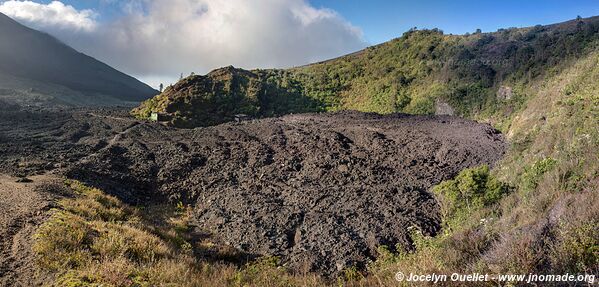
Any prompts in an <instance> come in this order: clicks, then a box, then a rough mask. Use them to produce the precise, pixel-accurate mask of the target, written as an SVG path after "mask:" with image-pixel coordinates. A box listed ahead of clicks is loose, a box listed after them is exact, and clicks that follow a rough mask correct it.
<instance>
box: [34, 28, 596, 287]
mask: <svg viewBox="0 0 599 287" xmlns="http://www.w3.org/2000/svg"><path fill="white" fill-rule="evenodd" d="M598 21H599V20H598V19H578V20H576V21H571V22H567V23H563V24H558V25H554V26H548V27H542V26H537V27H532V28H526V29H505V30H500V31H498V32H497V33H491V34H483V33H476V34H473V35H467V36H453V35H444V34H443V33H442V32H441V31H438V30H430V31H410V32H408V33H406V34H405V35H404V36H402V37H401V38H399V39H395V40H393V41H391V42H388V43H385V44H382V45H379V46H376V47H372V48H368V49H366V50H364V51H361V52H359V53H357V54H354V55H349V56H346V57H343V58H339V59H335V60H331V61H328V62H324V63H319V64H315V65H310V66H306V67H299V68H295V69H290V70H258V71H251V72H247V71H243V70H236V69H231V68H228V69H225V70H221V71H217V72H214V74H209V75H208V76H206V77H200V76H193V77H190V78H187V79H184V80H183V81H182V82H180V83H178V84H177V85H175V86H173V87H170V88H167V89H166V91H165V92H164V93H163V94H162V95H161V96H159V97H157V98H154V99H152V100H150V101H148V102H146V103H144V105H142V106H141V107H140V108H138V109H137V110H136V111H135V113H136V114H137V115H138V116H141V117H144V116H148V115H149V113H150V112H151V111H161V112H167V113H170V114H172V115H174V119H173V124H175V125H179V126H185V127H193V126H199V125H209V124H215V123H219V122H223V121H226V120H229V119H231V118H232V116H233V115H234V114H235V113H242V112H243V113H247V114H249V115H253V116H257V117H260V116H270V115H277V114H284V113H289V112H299V111H334V110H340V109H356V110H362V111H374V112H379V113H390V112H397V111H403V112H410V113H433V112H434V111H435V105H436V103H437V101H444V102H446V103H449V104H450V105H451V106H452V107H453V108H454V110H455V111H456V112H457V113H458V114H460V115H463V116H466V117H469V118H472V119H476V120H482V121H486V122H490V123H492V124H493V125H494V126H496V127H497V128H499V129H501V130H502V131H503V132H504V133H505V135H506V137H507V138H508V140H509V142H510V143H511V144H512V147H511V148H510V150H509V152H508V154H507V155H506V157H505V159H504V160H503V161H502V162H500V163H498V164H497V166H495V167H494V168H493V169H490V168H489V167H486V166H482V167H476V168H472V169H467V170H465V171H463V172H461V173H460V174H459V175H458V176H457V177H456V178H455V179H453V180H449V181H446V182H443V183H441V184H439V185H438V186H436V187H434V188H433V192H434V193H435V196H436V197H437V198H438V199H439V202H440V204H441V207H442V215H443V226H444V229H443V232H442V234H439V235H437V236H436V237H433V238H428V237H425V236H423V235H422V234H421V233H420V232H419V231H417V230H413V234H412V240H413V243H414V244H413V245H414V248H413V249H414V250H410V251H407V250H403V249H399V250H398V251H397V252H394V251H391V250H395V249H397V248H387V247H384V246H381V247H380V248H379V256H378V259H377V260H376V261H374V262H372V264H370V265H369V267H368V270H367V272H366V274H364V273H361V272H358V271H357V270H355V269H348V270H346V272H344V276H342V277H341V278H339V281H338V282H335V283H337V285H345V286H396V285H397V284H398V282H396V281H395V280H394V274H395V273H396V272H398V271H402V272H404V273H405V274H408V273H410V272H417V273H419V274H427V273H437V274H451V273H454V272H458V273H472V272H481V273H489V274H498V273H502V274H505V273H511V274H528V273H538V274H565V273H569V274H599V249H598V246H599V229H597V226H599V209H597V206H599V193H597V190H598V186H599V152H598V151H599V129H598V128H597V127H599V92H598V91H599V50H597V49H596V46H597V45H596V44H597V43H599V39H598V37H599V23H597V22H598ZM202 85H204V86H202ZM501 87H509V89H503V91H504V93H499V90H500V89H501ZM194 89H195V90H194ZM70 184H71V185H72V187H73V189H74V190H75V191H76V193H77V196H75V197H74V198H70V199H66V200H64V201H63V202H61V205H62V208H61V209H60V210H58V211H56V212H55V215H54V216H53V217H52V219H51V220H50V221H49V222H48V223H47V224H45V225H44V226H43V227H42V228H41V229H40V231H39V233H38V235H37V244H36V245H35V251H36V253H37V254H38V257H39V263H40V265H41V266H43V267H44V268H45V269H46V270H50V271H51V272H53V273H55V274H56V275H57V281H56V283H55V285H57V286H69V285H68V284H70V286H93V285H94V284H96V285H97V284H100V283H103V284H105V285H104V286H169V284H171V285H176V286H320V285H323V284H324V283H325V282H324V281H322V279H319V278H317V277H316V276H312V275H306V274H294V275H290V274H289V273H288V272H286V271H285V269H284V268H283V267H281V266H279V263H278V261H277V259H276V258H263V259H259V260H257V261H255V262H250V263H247V264H245V265H243V266H241V267H237V266H234V265H231V264H227V263H224V261H223V260H224V259H222V258H234V257H235V254H232V252H231V251H230V250H229V251H227V250H226V249H223V248H222V247H220V248H221V251H219V252H217V253H219V254H220V255H219V256H220V257H219V258H221V259H219V260H213V261H210V260H208V259H207V257H205V256H204V255H203V254H206V251H205V249H214V248H216V249H217V250H218V249H219V247H218V244H215V243H213V242H193V241H192V240H191V238H192V237H191V236H190V233H189V232H190V230H189V228H188V227H186V223H185V222H186V219H185V218H186V216H185V212H184V210H185V208H184V207H183V206H178V208H172V207H171V209H174V210H175V211H173V213H171V212H168V211H162V212H159V213H157V212H153V214H163V213H164V214H167V215H166V217H167V218H168V217H172V218H174V221H170V220H164V221H163V222H158V223H156V222H153V221H152V220H149V219H148V216H146V215H145V214H146V212H149V209H147V208H146V209H143V210H142V209H137V208H132V207H129V206H126V205H123V204H122V203H120V202H119V201H118V200H116V199H115V198H112V197H109V196H106V195H104V194H102V193H101V192H100V191H98V190H95V189H89V188H86V187H83V186H81V185H79V184H77V183H70ZM161 208H166V207H161ZM166 210H168V209H166ZM177 210H178V211H177ZM165 222H167V223H165ZM168 222H170V223H168ZM176 222H178V223H176ZM177 226H178V227H177ZM58 235H60V236H58ZM198 254H199V255H198ZM327 283H329V284H330V282H327ZM502 284H503V283H502ZM480 285H483V286H494V285H496V284H495V283H493V282H491V283H489V282H488V283H486V284H485V283H481V284H480Z"/></svg>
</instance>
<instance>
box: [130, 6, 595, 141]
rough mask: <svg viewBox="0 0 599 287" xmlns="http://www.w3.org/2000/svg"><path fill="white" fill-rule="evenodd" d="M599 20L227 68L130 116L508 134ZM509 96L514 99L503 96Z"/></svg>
mask: <svg viewBox="0 0 599 287" xmlns="http://www.w3.org/2000/svg"><path fill="white" fill-rule="evenodd" d="M598 39H599V19H595V18H590V19H579V20H576V21H570V22H566V23H562V24H557V25H553V26H536V27H532V28H523V29H515V28H511V29H502V30H500V31H498V32H495V33H475V34H472V35H464V36H457V35H445V34H444V33H443V32H442V31H440V30H438V29H432V30H411V31H409V32H406V33H405V34H404V35H403V36H402V37H400V38H397V39H394V40H392V41H389V42H387V43H384V44H381V45H377V46H374V47H370V48H367V49H365V50H363V51H360V52H358V53H355V54H351V55H348V56H345V57H341V58H338V59H334V60H330V61H326V62H322V63H317V64H313V65H308V66H304V67H298V68H293V69H288V70H254V71H245V70H241V69H235V68H232V67H227V68H223V69H219V70H215V71H213V72H211V73H209V74H208V75H206V76H190V77H188V78H186V79H183V80H182V81H181V82H179V83H177V84H176V85H174V86H172V87H169V88H167V89H166V90H165V91H164V92H163V93H162V94H161V95H159V96H157V97H156V98H154V99H151V100H148V101H147V102H145V103H143V104H142V105H141V106H140V107H139V108H137V109H135V110H134V111H133V114H134V115H136V116H138V117H141V118H147V117H148V116H149V115H150V113H151V112H152V111H153V112H163V113H168V114H171V115H172V117H173V120H172V122H171V123H172V124H174V125H175V126H179V127H195V126H209V125H214V124H218V123H223V122H226V121H230V120H232V119H233V117H234V115H235V114H247V115H250V116H253V117H268V116H276V115H282V114H288V113H299V112H322V111H337V110H358V111H365V112H376V113H382V114H386V113H395V112H406V113H412V114H432V113H435V111H436V105H437V102H443V103H448V104H449V105H450V106H451V107H452V108H453V110H454V111H455V113H456V114H458V115H461V116H465V117H469V118H474V119H488V120H490V121H492V122H493V123H495V124H496V125H497V126H498V127H500V128H502V129H503V130H505V129H506V128H508V126H509V122H510V121H511V119H512V117H513V116H514V115H515V114H516V113H517V112H518V111H520V110H521V109H522V108H523V107H524V106H525V103H526V101H527V100H528V99H529V98H530V93H527V92H525V90H526V89H525V88H524V87H528V86H529V85H530V84H531V83H533V82H535V81H536V80H538V79H541V78H544V77H548V76H552V75H555V74H557V73H559V71H560V70H562V69H563V68H565V67H567V65H568V64H569V63H570V62H571V61H572V60H576V59H577V58H580V57H583V56H584V55H587V54H588V53H590V52H592V51H593V49H594V48H593V47H594V45H595V43H596V42H597V41H598ZM502 87H506V88H509V89H508V90H509V91H510V92H508V93H506V94H501V93H500V90H501V88H502Z"/></svg>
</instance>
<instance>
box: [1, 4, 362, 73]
mask: <svg viewBox="0 0 599 287" xmlns="http://www.w3.org/2000/svg"><path fill="white" fill-rule="evenodd" d="M117 2H118V1H117ZM115 3H116V2H115ZM115 5H121V9H122V11H123V14H122V15H121V16H120V17H116V19H114V20H111V21H109V22H102V23H98V22H96V20H95V13H94V12H93V11H89V10H82V11H77V10H76V9H75V8H73V7H71V6H67V5H64V4H63V3H61V2H59V1H53V2H51V3H50V4H47V5H44V4H38V3H34V2H31V1H14V0H11V1H5V2H3V3H2V4H0V11H1V12H3V13H5V14H7V15H9V16H11V17H13V18H15V19H17V20H19V21H21V22H23V23H25V24H28V25H30V26H33V27H34V28H37V29H41V30H44V31H46V32H49V33H51V34H54V35H55V36H57V37H58V38H59V39H61V40H63V41H65V42H66V43H67V44H69V45H71V46H73V47H74V48H76V49H78V50H80V51H82V52H84V53H86V54H89V55H91V56H94V57H96V58H98V59H100V60H102V61H104V62H106V63H108V64H110V65H112V66H114V67H116V68H118V69H120V70H122V71H124V72H127V73H130V74H133V75H135V76H138V77H140V78H142V79H147V80H148V81H150V82H152V84H156V83H157V81H159V80H160V79H176V78H178V75H179V74H180V73H185V74H188V73H190V72H192V71H194V72H196V73H206V72H208V71H209V70H211V69H214V68H218V67H222V66H227V65H234V66H236V67H242V68H273V67H290V66H296V65H302V64H306V63H309V62H314V61H320V60H324V59H328V58H331V57H336V56H340V55H343V54H345V53H349V52H353V51H356V50H359V49H361V48H363V47H365V46H366V43H365V42H364V40H363V36H362V32H361V31H360V30H359V29H358V28H356V27H354V26H352V25H351V24H350V23H349V22H347V21H346V20H344V19H343V18H342V17H341V16H339V15H338V14H337V13H336V12H335V11H332V10H329V9H317V8H315V7H313V6H311V5H310V4H309V3H308V2H307V1H305V0H226V1H223V0H134V1H126V2H125V1H123V2H121V4H115Z"/></svg>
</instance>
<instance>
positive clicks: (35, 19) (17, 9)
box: [0, 0, 96, 31]
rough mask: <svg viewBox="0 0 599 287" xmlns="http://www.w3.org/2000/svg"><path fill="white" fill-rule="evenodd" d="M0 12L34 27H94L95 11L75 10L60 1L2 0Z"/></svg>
mask: <svg viewBox="0 0 599 287" xmlns="http://www.w3.org/2000/svg"><path fill="white" fill-rule="evenodd" d="M0 12H1V13H4V14H6V15H7V16H9V17H11V18H14V19H17V20H19V21H21V22H24V23H25V24H30V25H32V26H34V27H49V28H53V29H56V28H58V29H65V30H84V31H92V30H93V29H94V28H95V27H96V22H95V20H94V18H95V16H96V15H95V13H94V12H93V11H91V10H81V11H77V9H75V8H74V7H73V6H70V5H65V4H63V3H62V2H60V1H52V2H50V3H49V4H40V3H36V2H33V1H15V0H10V1H4V2H2V3H1V4H0Z"/></svg>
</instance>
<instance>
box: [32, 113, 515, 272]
mask: <svg viewBox="0 0 599 287" xmlns="http://www.w3.org/2000/svg"><path fill="white" fill-rule="evenodd" d="M70 119H71V120H70V121H67V123H69V124H63V125H62V126H60V127H58V128H57V129H56V130H55V131H53V133H52V135H51V136H49V137H58V139H60V138H61V137H62V136H61V134H64V136H65V137H68V138H67V139H65V140H64V141H61V140H55V142H56V143H60V144H56V145H55V146H56V149H57V150H56V151H53V152H49V153H46V154H45V155H46V156H50V157H51V156H52V155H49V154H67V155H68V154H74V155H73V156H72V158H71V159H70V160H69V159H63V160H61V161H62V162H63V163H65V162H66V167H65V169H64V172H65V174H66V175H67V176H68V177H70V178H74V179H78V180H81V181H83V182H86V183H87V184H90V185H93V186H96V187H99V188H101V189H103V190H105V191H107V192H109V193H111V194H113V195H116V196H118V197H119V198H121V199H123V200H125V201H127V202H129V203H134V204H137V205H144V204H148V203H149V202H156V201H166V200H168V201H171V202H183V203H186V204H190V205H192V206H193V207H194V219H195V224H196V225H197V227H198V228H199V229H201V230H203V231H207V232H209V233H211V234H212V235H213V236H214V237H215V238H217V239H218V240H219V241H220V242H223V243H225V244H229V245H231V246H233V247H235V248H237V249H238V250H239V251H241V252H243V253H245V254H247V255H248V256H249V257H250V258H252V257H253V256H278V257H279V258H281V259H282V262H283V263H284V264H286V265H287V266H288V267H290V268H291V269H293V270H298V271H314V272H318V273H321V274H324V275H334V274H336V273H338V271H340V270H343V269H344V268H347V267H350V266H357V267H363V266H364V265H365V264H366V262H367V261H368V260H369V259H372V258H374V257H375V256H376V250H377V247H378V246H380V245H387V246H391V247H394V246H399V247H400V248H405V249H409V248H410V246H411V239H410V236H409V234H410V232H409V230H410V229H411V228H416V229H418V230H420V231H422V233H424V234H427V235H434V234H436V233H437V232H438V231H439V230H440V214H439V208H438V205H437V203H436V201H435V199H434V198H433V197H432V195H431V194H429V193H428V192H427V189H428V188H429V187H431V186H432V185H434V184H437V183H439V182H441V181H442V180H446V179H449V178H452V177H453V176H455V175H456V174H457V173H458V172H459V171H460V170H462V169H464V168H467V167H472V166H478V165H481V164H490V165H492V164H493V163H494V162H496V161H497V160H498V159H500V158H501V157H502V155H503V153H504V151H505V148H506V144H505V142H504V141H503V136H502V135H501V134H499V133H498V132H497V131H496V130H495V129H493V128H491V127H490V126H488V125H485V124H478V123H476V122H473V121H469V120H464V119H460V118H456V117H447V116H443V117H425V116H408V115H401V114H397V115H388V116H380V115H375V114H364V113H358V112H342V113H334V114H304V115H289V116H285V117H282V118H272V119H264V120H256V121H249V122H242V123H229V124H223V125H219V126H214V127H208V128H198V129H193V130H179V129H173V128H169V127H165V126H162V125H160V124H149V123H141V122H136V121H135V120H134V119H127V118H119V117H114V116H100V115H95V116H91V114H90V113H87V114H86V115H85V116H84V115H81V114H79V115H75V116H71V117H70ZM72 121H75V122H77V121H82V122H78V123H72ZM81 126H85V127H86V130H87V131H88V132H82V133H77V135H78V136H73V131H71V130H70V129H73V128H74V127H77V128H80V127H81ZM89 131H94V132H93V133H92V132H89ZM98 137H100V138H98ZM69 139H70V140H69ZM69 141H71V143H68V142H69ZM21 146H22V145H21ZM22 148H23V149H26V147H22ZM63 148H66V150H65V151H62V152H61V151H60V149H63ZM67 151H70V153H68V152H67ZM73 151H85V152H86V153H87V154H88V155H86V156H84V157H81V158H78V157H77V155H80V154H81V153H74V152H73ZM46 160H48V159H46ZM50 161H51V160H50ZM70 161H73V162H72V163H70Z"/></svg>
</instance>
